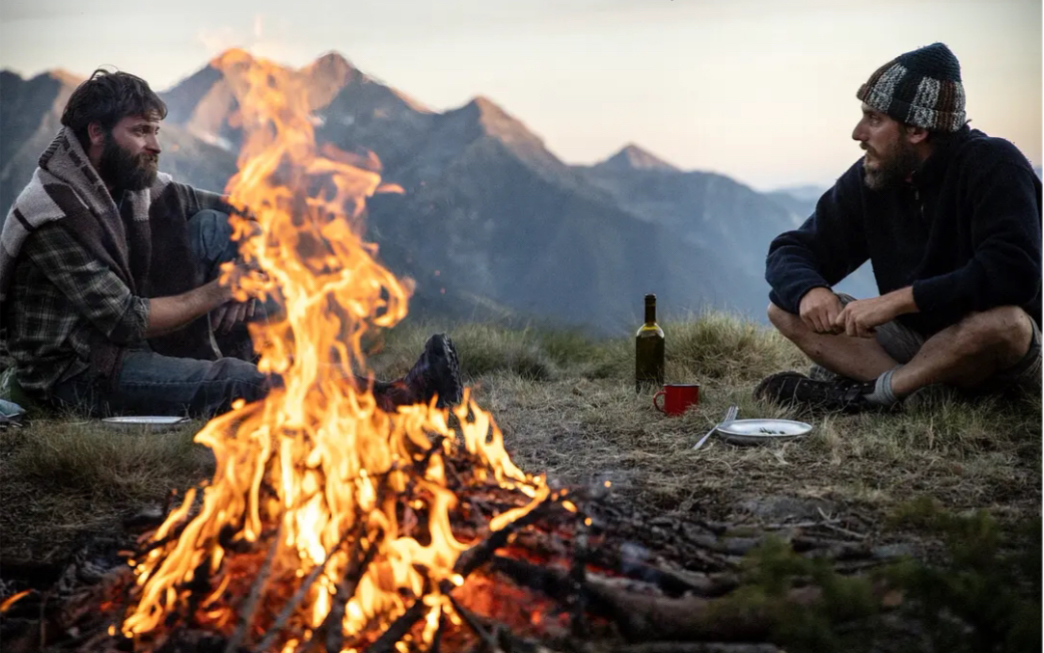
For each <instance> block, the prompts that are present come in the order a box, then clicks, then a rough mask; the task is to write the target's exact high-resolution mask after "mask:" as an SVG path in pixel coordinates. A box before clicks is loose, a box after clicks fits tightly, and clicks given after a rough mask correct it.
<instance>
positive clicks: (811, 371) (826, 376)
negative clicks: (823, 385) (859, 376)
mask: <svg viewBox="0 0 1044 653" xmlns="http://www.w3.org/2000/svg"><path fill="white" fill-rule="evenodd" d="M808 378H810V379H812V380H813V381H839V380H841V379H843V378H846V377H843V376H841V375H840V374H838V373H837V372H831V371H830V370H828V369H827V368H825V367H823V366H822V365H817V364H815V363H813V364H812V367H810V368H808Z"/></svg>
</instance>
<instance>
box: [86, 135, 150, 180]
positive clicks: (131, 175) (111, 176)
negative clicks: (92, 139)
mask: <svg viewBox="0 0 1044 653" xmlns="http://www.w3.org/2000/svg"><path fill="white" fill-rule="evenodd" d="M150 162H151V165H150ZM158 164H159V157H154V156H152V155H150V154H148V153H147V152H142V153H141V154H139V155H136V156H135V155H133V154H130V153H129V152H127V150H125V149H124V148H123V147H121V146H120V144H119V143H117V142H116V139H115V138H113V136H112V134H106V136H105V147H104V148H103V149H102V154H101V159H100V160H99V164H98V167H99V170H98V172H99V174H100V175H101V178H102V179H104V180H105V181H106V182H107V183H109V184H112V187H113V188H114V189H117V190H129V191H138V190H144V189H146V188H148V187H149V186H151V185H152V184H154V183H155V182H156V174H157V171H158V167H157V166H158Z"/></svg>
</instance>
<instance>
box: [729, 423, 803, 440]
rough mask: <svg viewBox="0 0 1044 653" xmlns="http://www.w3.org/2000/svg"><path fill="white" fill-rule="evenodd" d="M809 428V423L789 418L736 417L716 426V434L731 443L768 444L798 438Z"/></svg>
mask: <svg viewBox="0 0 1044 653" xmlns="http://www.w3.org/2000/svg"><path fill="white" fill-rule="evenodd" d="M811 430H812V425H811V424H806V423H804V422H796V421H794V420H790V419H738V420H736V421H734V422H733V423H731V424H729V425H728V426H720V427H718V434H719V435H720V436H721V437H722V438H723V439H724V440H725V441H726V442H730V443H732V444H768V443H769V442H784V441H787V440H793V439H794V438H800V437H803V436H805V435H808V433H809V432H810V431H811Z"/></svg>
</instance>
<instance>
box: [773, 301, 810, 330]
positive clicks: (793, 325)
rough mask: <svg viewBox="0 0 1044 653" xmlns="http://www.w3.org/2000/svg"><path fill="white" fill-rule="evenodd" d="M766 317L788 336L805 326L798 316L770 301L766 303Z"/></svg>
mask: <svg viewBox="0 0 1044 653" xmlns="http://www.w3.org/2000/svg"><path fill="white" fill-rule="evenodd" d="M768 319H769V322H771V323H772V326H774V327H776V329H778V330H779V332H780V333H782V334H783V335H784V336H787V337H788V338H789V337H791V336H792V335H794V334H796V333H798V332H799V331H800V330H801V329H803V328H805V323H804V322H802V321H801V318H800V317H798V316H797V315H794V314H793V313H791V312H789V311H787V310H785V309H782V308H780V307H779V306H776V305H775V304H773V303H771V302H769V305H768Z"/></svg>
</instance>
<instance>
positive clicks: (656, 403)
mask: <svg viewBox="0 0 1044 653" xmlns="http://www.w3.org/2000/svg"><path fill="white" fill-rule="evenodd" d="M666 396H667V391H666V390H660V391H659V392H657V393H656V395H655V396H654V397H653V406H656V410H658V411H660V412H661V413H663V414H664V415H666V414H667V411H666V410H664V409H663V406H661V405H660V402H659V401H657V399H659V398H660V397H666Z"/></svg>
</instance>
